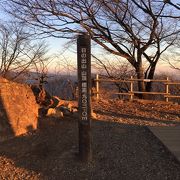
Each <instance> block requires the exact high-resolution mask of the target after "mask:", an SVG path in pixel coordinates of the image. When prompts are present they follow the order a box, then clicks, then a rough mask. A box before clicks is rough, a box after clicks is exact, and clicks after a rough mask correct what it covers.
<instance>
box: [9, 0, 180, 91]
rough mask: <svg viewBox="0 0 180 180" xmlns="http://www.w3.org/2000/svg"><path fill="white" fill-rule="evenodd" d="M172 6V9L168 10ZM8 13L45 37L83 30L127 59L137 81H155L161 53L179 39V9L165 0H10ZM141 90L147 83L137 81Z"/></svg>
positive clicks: (63, 36)
mask: <svg viewBox="0 0 180 180" xmlns="http://www.w3.org/2000/svg"><path fill="white" fill-rule="evenodd" d="M172 8H173V9H172ZM6 9H7V10H8V11H9V13H11V14H12V15H13V16H15V17H16V18H18V19H19V20H21V21H23V22H26V23H27V24H29V25H31V27H32V26H33V27H34V29H35V30H36V31H38V32H39V33H41V34H43V35H47V36H51V35H52V36H55V37H61V38H72V37H73V36H74V34H79V33H82V32H87V33H89V35H90V36H91V39H92V40H93V41H94V42H96V43H97V44H99V45H100V46H101V47H103V48H104V49H105V50H107V51H108V52H110V53H112V54H115V55H118V56H120V57H122V58H124V59H126V60H127V61H128V62H129V63H130V64H131V65H132V66H133V67H134V69H135V71H136V75H137V78H138V79H143V78H148V79H153V77H154V73H155V69H156V65H157V63H158V61H159V59H160V57H161V55H162V54H163V53H164V52H165V51H166V50H167V49H168V48H169V47H171V46H173V45H174V44H175V43H176V41H177V40H178V39H179V32H180V29H179V23H178V21H176V20H178V19H176V18H174V19H173V20H172V18H168V17H170V16H176V15H177V13H178V12H179V11H178V12H177V11H176V10H177V8H174V6H172V5H171V6H169V1H168V3H165V2H164V1H163V0H162V1H161V0H159V1H157V0H146V1H144V0H56V1H55V0H49V1H47V0H36V1H34V0H28V1H27V0H9V1H8V6H7V3H6ZM138 85H139V90H140V91H145V90H147V91H150V90H151V82H149V83H147V84H146V85H145V84H144V83H143V82H140V81H139V84H138Z"/></svg>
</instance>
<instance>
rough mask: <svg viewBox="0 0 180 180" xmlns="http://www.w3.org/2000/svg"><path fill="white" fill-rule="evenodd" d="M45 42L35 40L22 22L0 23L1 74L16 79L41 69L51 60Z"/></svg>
mask: <svg viewBox="0 0 180 180" xmlns="http://www.w3.org/2000/svg"><path fill="white" fill-rule="evenodd" d="M46 53H47V45H46V44H45V42H34V41H33V40H32V38H31V36H30V34H29V33H28V32H27V31H26V30H25V28H24V27H23V26H22V24H21V25H20V24H18V23H14V22H11V23H8V22H4V23H3V24H1V25H0V75H1V76H3V77H7V78H10V79H16V78H18V77H19V76H20V75H22V74H25V73H27V72H28V71H35V70H36V71H41V69H42V66H43V65H44V64H45V63H46V62H47V61H48V60H49V58H48V57H47V56H46Z"/></svg>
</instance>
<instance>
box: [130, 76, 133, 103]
mask: <svg viewBox="0 0 180 180" xmlns="http://www.w3.org/2000/svg"><path fill="white" fill-rule="evenodd" d="M130 93H131V94H130V101H132V100H133V77H132V76H131V82H130Z"/></svg>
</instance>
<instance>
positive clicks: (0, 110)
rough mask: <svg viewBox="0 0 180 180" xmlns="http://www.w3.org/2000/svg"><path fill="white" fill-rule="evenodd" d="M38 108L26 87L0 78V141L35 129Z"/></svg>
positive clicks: (28, 88)
mask: <svg viewBox="0 0 180 180" xmlns="http://www.w3.org/2000/svg"><path fill="white" fill-rule="evenodd" d="M38 108H39V107H38V105H37V103H36V100H35V96H34V94H33V92H32V90H31V88H30V87H29V86H28V85H25V84H20V83H15V82H12V81H8V80H6V79H4V78H2V77H0V140H2V139H3V140H5V139H8V138H9V137H13V136H18V135H21V134H24V133H26V132H28V131H32V130H34V129H36V128H37V124H38Z"/></svg>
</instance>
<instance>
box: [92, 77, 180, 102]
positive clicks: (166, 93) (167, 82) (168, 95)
mask: <svg viewBox="0 0 180 180" xmlns="http://www.w3.org/2000/svg"><path fill="white" fill-rule="evenodd" d="M138 81H143V82H161V83H163V84H164V86H165V88H164V89H165V91H164V92H141V91H135V90H134V83H135V82H138ZM95 82H96V92H95V94H96V99H97V100H99V98H100V86H99V83H100V82H111V83H112V82H114V83H129V84H130V90H129V91H128V92H117V93H113V94H117V95H126V96H129V100H133V99H134V95H135V94H149V95H163V96H164V99H165V101H166V102H168V101H169V98H174V99H175V98H177V99H179V98H180V95H172V94H171V93H170V89H169V87H170V85H179V86H180V81H179V82H178V81H176V82H175V81H171V80H169V78H168V77H167V78H166V79H165V80H158V79H135V78H133V77H132V76H131V78H130V79H127V80H115V79H103V78H100V77H99V75H98V74H97V75H96V79H95Z"/></svg>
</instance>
